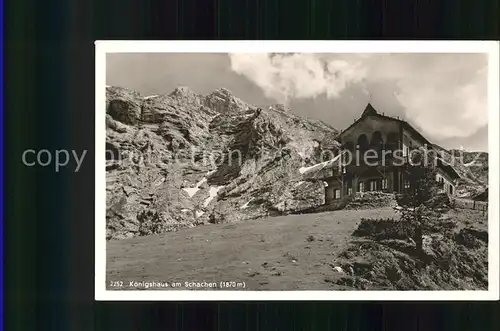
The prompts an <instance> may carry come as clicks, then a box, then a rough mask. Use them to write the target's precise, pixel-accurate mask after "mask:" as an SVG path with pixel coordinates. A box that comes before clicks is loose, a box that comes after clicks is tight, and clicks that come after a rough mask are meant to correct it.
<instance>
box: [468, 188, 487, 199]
mask: <svg viewBox="0 0 500 331" xmlns="http://www.w3.org/2000/svg"><path fill="white" fill-rule="evenodd" d="M472 199H473V200H476V201H488V188H486V189H485V190H484V191H483V192H481V193H479V194H478V195H476V196H475V197H473V198H472Z"/></svg>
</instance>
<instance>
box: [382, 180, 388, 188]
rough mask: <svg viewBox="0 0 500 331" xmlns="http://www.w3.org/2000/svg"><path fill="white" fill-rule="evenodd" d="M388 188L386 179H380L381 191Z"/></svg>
mask: <svg viewBox="0 0 500 331" xmlns="http://www.w3.org/2000/svg"><path fill="white" fill-rule="evenodd" d="M387 188H388V182H387V178H384V179H382V190H387Z"/></svg>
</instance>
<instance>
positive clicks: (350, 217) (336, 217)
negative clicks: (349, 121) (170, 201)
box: [107, 208, 395, 290]
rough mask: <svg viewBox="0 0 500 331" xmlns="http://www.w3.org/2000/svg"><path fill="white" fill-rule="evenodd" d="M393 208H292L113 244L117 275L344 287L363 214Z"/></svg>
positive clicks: (110, 277) (110, 272) (112, 272)
mask: <svg viewBox="0 0 500 331" xmlns="http://www.w3.org/2000/svg"><path fill="white" fill-rule="evenodd" d="M393 216H395V214H394V211H393V210H392V209H388V208H387V209H377V210H359V211H355V210H342V211H335V212H325V213H321V214H307V215H289V216H281V217H273V218H272V219H269V218H264V219H258V220H252V221H248V222H240V223H236V224H219V225H206V226H199V227H196V228H191V229H183V230H180V231H178V232H174V233H166V234H163V235H158V236H147V237H137V238H131V239H125V240H120V241H110V242H108V243H107V255H108V256H107V261H108V266H107V283H108V284H109V282H110V281H123V282H124V284H125V285H128V283H129V281H142V280H145V281H157V282H165V281H168V282H172V281H176V282H185V281H206V282H212V281H215V282H219V281H236V282H242V281H244V282H245V283H246V289H247V290H320V289H343V287H342V286H339V285H334V284H333V283H332V277H336V276H338V277H340V275H339V274H338V273H335V272H333V269H332V268H333V267H335V266H336V256H337V255H338V254H339V253H340V252H341V251H342V250H343V249H345V247H346V245H347V244H348V242H349V240H350V236H351V234H352V232H353V231H354V230H355V229H356V227H357V225H358V224H359V221H360V219H361V218H363V217H393Z"/></svg>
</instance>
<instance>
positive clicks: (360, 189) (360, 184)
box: [359, 182, 365, 192]
mask: <svg viewBox="0 0 500 331" xmlns="http://www.w3.org/2000/svg"><path fill="white" fill-rule="evenodd" d="M364 191H365V183H363V182H359V192H364Z"/></svg>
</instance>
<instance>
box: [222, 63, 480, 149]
mask: <svg viewBox="0 0 500 331" xmlns="http://www.w3.org/2000/svg"><path fill="white" fill-rule="evenodd" d="M230 59H231V68H232V70H233V71H235V72H236V73H238V74H241V75H244V76H245V77H247V78H248V79H249V80H250V81H252V82H254V83H255V84H256V85H257V86H259V87H260V88H261V89H262V90H263V92H264V94H265V95H266V96H267V97H269V98H273V99H275V100H277V101H278V102H282V103H287V102H288V101H290V100H292V99H308V98H315V97H317V96H319V95H322V94H323V95H325V96H326V97H327V98H342V97H343V95H342V92H343V91H344V90H345V89H346V88H347V87H349V86H354V87H357V88H359V89H360V90H361V91H362V92H364V93H365V94H366V93H367V86H370V92H371V94H372V96H373V97H374V98H375V99H376V98H377V94H378V93H380V94H379V95H382V91H380V90H379V91H377V88H378V89H394V91H393V92H394V95H395V96H396V98H395V99H394V100H393V101H390V102H393V105H394V109H401V108H403V109H404V112H405V114H404V115H405V117H406V118H407V119H408V120H409V121H410V122H411V123H414V124H416V125H417V126H419V127H421V128H422V130H423V131H424V133H425V134H428V135H430V136H432V137H434V138H438V139H441V138H443V139H444V138H450V137H466V136H470V135H472V134H474V132H476V131H477V130H478V129H480V128H481V127H483V126H484V125H486V124H487V122H488V110H487V95H486V93H487V70H486V65H487V58H486V56H485V55H482V54H310V53H306V54H302V53H301V54H230ZM347 97H349V98H350V97H351V96H347ZM375 106H376V105H375ZM385 106H386V107H387V106H388V107H391V105H390V104H389V105H387V104H386V105H385ZM360 111H361V110H360ZM380 111H382V112H383V111H386V112H390V111H391V109H385V110H384V109H380ZM358 115H359V114H358V113H357V114H355V115H354V116H358Z"/></svg>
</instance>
